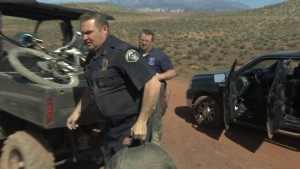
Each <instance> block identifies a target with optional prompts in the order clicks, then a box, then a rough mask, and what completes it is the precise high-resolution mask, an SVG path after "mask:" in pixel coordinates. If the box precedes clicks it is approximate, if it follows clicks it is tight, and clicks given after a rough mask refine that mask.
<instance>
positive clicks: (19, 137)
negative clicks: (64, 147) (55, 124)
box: [0, 131, 54, 169]
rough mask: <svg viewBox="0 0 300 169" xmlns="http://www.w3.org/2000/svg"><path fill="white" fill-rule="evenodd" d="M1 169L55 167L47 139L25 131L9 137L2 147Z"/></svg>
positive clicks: (51, 168) (50, 168)
mask: <svg viewBox="0 0 300 169" xmlns="http://www.w3.org/2000/svg"><path fill="white" fill-rule="evenodd" d="M0 168H1V169H29V168H30V169H54V157H53V154H52V152H51V150H50V149H49V146H48V144H47V142H46V141H44V140H43V139H41V138H38V136H37V135H32V134H29V133H27V132H25V131H19V132H16V133H14V134H12V135H10V136H9V137H8V139H7V140H6V141H5V143H4V146H3V148H2V156H1V160H0Z"/></svg>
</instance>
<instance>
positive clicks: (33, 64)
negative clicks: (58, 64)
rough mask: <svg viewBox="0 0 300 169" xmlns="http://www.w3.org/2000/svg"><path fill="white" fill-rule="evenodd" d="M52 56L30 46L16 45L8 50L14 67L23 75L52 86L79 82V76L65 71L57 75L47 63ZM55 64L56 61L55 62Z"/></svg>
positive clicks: (65, 85) (69, 85) (67, 85)
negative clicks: (46, 66) (47, 66)
mask: <svg viewBox="0 0 300 169" xmlns="http://www.w3.org/2000/svg"><path fill="white" fill-rule="evenodd" d="M51 58H52V56H50V55H48V54H46V53H43V52H41V51H37V50H34V49H30V48H24V47H16V48H14V49H12V50H10V51H9V52H8V60H9V62H10V64H11V65H12V67H13V68H14V69H16V71H17V72H19V73H20V74H21V75H22V76H24V77H26V78H27V79H29V80H31V81H33V82H35V83H37V84H41V85H46V86H52V87H73V86H76V85H78V84H79V79H78V77H77V76H75V75H72V74H69V73H65V72H63V71H62V72H60V73H61V74H63V73H64V76H59V77H57V76H55V74H54V73H53V72H51V70H50V69H49V70H48V69H47V68H45V67H44V66H42V65H47V64H48V63H49V62H48V61H47V60H49V59H51ZM53 64H54V63H53Z"/></svg>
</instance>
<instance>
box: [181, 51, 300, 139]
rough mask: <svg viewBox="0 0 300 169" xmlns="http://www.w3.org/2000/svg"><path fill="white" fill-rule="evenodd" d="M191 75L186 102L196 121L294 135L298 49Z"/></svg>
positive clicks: (298, 111)
mask: <svg viewBox="0 0 300 169" xmlns="http://www.w3.org/2000/svg"><path fill="white" fill-rule="evenodd" d="M235 66H236V61H235V62H234V63H233V65H232V67H231V69H230V70H224V71H214V72H204V73H201V74H198V75H195V76H193V77H192V79H191V82H190V86H189V88H188V89H187V91H186V99H187V104H188V106H190V107H191V108H192V110H193V114H194V117H195V120H196V121H197V123H198V124H199V125H201V126H204V127H208V128H217V127H220V126H222V125H223V124H225V128H226V129H228V128H229V124H230V123H231V122H235V123H242V124H248V125H251V126H253V125H254V126H261V127H264V128H266V129H267V131H268V136H269V138H272V137H273V135H274V133H282V134H287V135H291V136H295V137H300V98H299V97H300V93H299V92H300V68H299V67H300V51H280V52H274V53H269V54H265V55H262V56H259V57H257V58H256V59H254V60H252V61H251V62H249V63H248V64H246V65H245V66H243V67H241V68H240V69H238V70H235Z"/></svg>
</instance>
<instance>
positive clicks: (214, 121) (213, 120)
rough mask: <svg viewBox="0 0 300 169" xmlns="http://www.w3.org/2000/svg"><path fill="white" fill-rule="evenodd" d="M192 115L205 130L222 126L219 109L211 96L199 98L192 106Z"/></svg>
mask: <svg viewBox="0 0 300 169" xmlns="http://www.w3.org/2000/svg"><path fill="white" fill-rule="evenodd" d="M193 114H194V118H195V120H196V122H197V123H198V124H199V125H201V126H203V127H207V128H218V127H219V126H220V125H221V124H222V112H221V107H220V105H219V103H218V101H217V100H216V99H214V98H213V97H211V96H201V97H199V98H198V99H197V100H196V101H195V104H194V107H193Z"/></svg>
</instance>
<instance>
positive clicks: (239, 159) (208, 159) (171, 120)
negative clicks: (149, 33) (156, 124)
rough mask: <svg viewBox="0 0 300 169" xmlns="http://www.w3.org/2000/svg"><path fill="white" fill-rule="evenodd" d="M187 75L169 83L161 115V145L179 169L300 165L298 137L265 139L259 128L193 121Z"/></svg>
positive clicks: (291, 167) (269, 168) (271, 168)
mask: <svg viewBox="0 0 300 169" xmlns="http://www.w3.org/2000/svg"><path fill="white" fill-rule="evenodd" d="M188 81H189V79H184V78H180V77H177V78H175V79H173V80H171V81H170V82H169V83H168V89H169V92H170V91H171V97H170V101H169V108H168V112H167V114H166V116H165V117H164V137H163V140H162V147H163V148H165V150H166V151H167V152H168V153H169V154H170V155H171V157H172V158H173V160H174V162H175V163H176V165H177V167H178V169H196V168H203V169H258V168H260V169H262V168H263V169H283V168H285V169H294V168H298V167H299V166H300V152H299V151H300V139H296V138H291V137H287V136H275V138H274V139H273V140H269V139H267V135H266V132H265V131H263V130H260V129H254V128H249V127H241V126H234V127H232V128H230V130H228V131H225V130H223V129H219V130H209V129H205V128H200V127H198V126H197V125H196V123H195V121H194V120H193V116H192V114H191V110H190V109H189V108H188V107H186V103H185V90H186V89H187V87H188Z"/></svg>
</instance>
